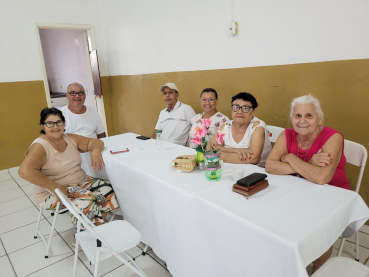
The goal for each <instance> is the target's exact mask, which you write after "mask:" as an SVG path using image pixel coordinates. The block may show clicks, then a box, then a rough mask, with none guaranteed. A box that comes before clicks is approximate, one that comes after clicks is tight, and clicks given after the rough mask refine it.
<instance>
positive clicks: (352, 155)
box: [337, 139, 368, 261]
mask: <svg viewBox="0 0 369 277" xmlns="http://www.w3.org/2000/svg"><path fill="white" fill-rule="evenodd" d="M344 154H345V157H346V161H347V162H348V163H350V164H353V165H355V166H359V167H360V172H359V177H358V178H357V183H356V188H355V191H356V192H357V193H359V189H360V185H361V179H362V178H363V174H364V169H365V164H366V159H367V158H368V152H367V151H366V148H365V147H364V146H362V145H361V144H358V143H356V142H353V141H350V140H346V139H345V142H344ZM345 240H346V239H344V238H342V240H341V244H340V248H339V250H338V254H337V256H340V255H341V253H342V249H343V244H344V243H345ZM355 244H356V261H359V231H357V232H356V233H355Z"/></svg>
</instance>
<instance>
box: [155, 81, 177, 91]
mask: <svg viewBox="0 0 369 277" xmlns="http://www.w3.org/2000/svg"><path fill="white" fill-rule="evenodd" d="M166 87H168V88H170V89H174V90H176V91H177V92H178V89H177V86H176V85H175V84H173V83H166V84H164V85H162V86H161V87H160V88H159V90H160V91H161V92H163V89H165V88H166Z"/></svg>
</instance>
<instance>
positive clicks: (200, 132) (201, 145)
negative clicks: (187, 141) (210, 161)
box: [191, 118, 211, 153]
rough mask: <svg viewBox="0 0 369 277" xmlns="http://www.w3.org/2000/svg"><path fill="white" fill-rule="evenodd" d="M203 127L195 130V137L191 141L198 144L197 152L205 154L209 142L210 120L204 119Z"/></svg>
mask: <svg viewBox="0 0 369 277" xmlns="http://www.w3.org/2000/svg"><path fill="white" fill-rule="evenodd" d="M201 122H202V126H201V128H199V127H196V128H195V137H194V138H193V139H192V140H191V142H192V143H194V144H196V145H197V147H196V151H197V152H201V153H204V152H205V150H206V146H207V144H208V142H209V135H210V134H211V133H209V128H210V125H211V119H210V118H204V119H202V120H201Z"/></svg>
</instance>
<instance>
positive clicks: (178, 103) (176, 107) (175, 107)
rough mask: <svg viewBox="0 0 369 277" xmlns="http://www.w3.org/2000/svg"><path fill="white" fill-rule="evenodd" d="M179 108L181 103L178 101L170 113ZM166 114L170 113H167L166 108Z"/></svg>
mask: <svg viewBox="0 0 369 277" xmlns="http://www.w3.org/2000/svg"><path fill="white" fill-rule="evenodd" d="M180 106H181V102H179V100H177V103H176V104H175V105H174V108H173V109H172V110H171V111H174V110H175V109H178V108H179V107H180ZM165 111H166V112H167V113H170V112H171V111H168V106H167V108H166V110H165Z"/></svg>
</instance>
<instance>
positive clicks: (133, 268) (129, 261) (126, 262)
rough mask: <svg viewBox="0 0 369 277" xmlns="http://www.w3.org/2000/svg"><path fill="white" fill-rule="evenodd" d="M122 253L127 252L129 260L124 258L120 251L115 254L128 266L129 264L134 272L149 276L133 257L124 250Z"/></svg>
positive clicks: (142, 276)
mask: <svg viewBox="0 0 369 277" xmlns="http://www.w3.org/2000/svg"><path fill="white" fill-rule="evenodd" d="M122 253H123V254H125V256H126V257H128V260H126V259H124V258H123V257H122V256H121V255H119V254H118V253H114V256H115V257H117V258H118V259H119V260H120V261H121V262H123V263H124V264H125V265H126V266H128V267H129V268H130V269H132V270H133V271H134V272H136V273H137V274H138V275H139V276H141V277H147V275H146V274H145V272H143V271H142V269H141V268H140V266H139V265H138V264H137V263H136V262H135V261H134V260H133V259H132V257H131V256H129V255H128V254H127V253H125V252H122ZM131 262H132V264H133V265H132V264H131Z"/></svg>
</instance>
